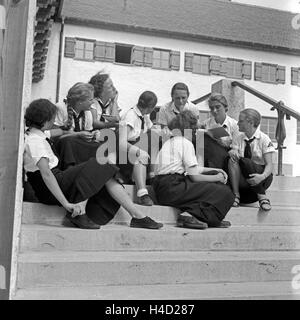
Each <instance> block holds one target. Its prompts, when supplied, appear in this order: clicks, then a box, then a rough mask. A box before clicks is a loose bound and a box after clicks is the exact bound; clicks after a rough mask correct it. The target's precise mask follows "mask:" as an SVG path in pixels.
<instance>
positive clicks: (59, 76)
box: [55, 16, 65, 103]
mask: <svg viewBox="0 0 300 320" xmlns="http://www.w3.org/2000/svg"><path fill="white" fill-rule="evenodd" d="M64 28H65V17H64V16H62V17H61V28H60V36H59V49H58V50H59V51H58V64H57V79H56V98H55V102H56V103H57V102H58V101H59V94H60V78H61V60H62V48H63V41H64Z"/></svg>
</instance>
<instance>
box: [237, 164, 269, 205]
mask: <svg viewBox="0 0 300 320" xmlns="http://www.w3.org/2000/svg"><path fill="white" fill-rule="evenodd" d="M239 165H240V168H241V174H242V176H243V177H244V178H245V179H249V178H250V177H249V175H250V174H252V173H259V174H261V173H263V172H264V170H265V166H264V165H260V164H257V163H255V162H253V161H252V160H251V159H247V158H240V160H239ZM272 181H273V174H270V175H269V176H268V177H267V178H266V179H265V180H263V181H262V182H261V183H260V184H258V185H256V186H253V187H252V186H250V185H249V187H247V188H241V189H240V201H241V202H242V203H253V202H256V201H258V197H257V194H266V190H267V189H268V188H269V187H270V185H271V183H272Z"/></svg>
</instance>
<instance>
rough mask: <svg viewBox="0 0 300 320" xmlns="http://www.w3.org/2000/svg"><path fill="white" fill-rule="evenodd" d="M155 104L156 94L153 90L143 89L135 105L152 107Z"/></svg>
mask: <svg viewBox="0 0 300 320" xmlns="http://www.w3.org/2000/svg"><path fill="white" fill-rule="evenodd" d="M156 104H157V96H156V94H155V93H154V92H152V91H144V92H143V93H142V94H141V95H140V97H139V100H138V103H137V105H138V106H139V107H140V108H142V109H146V108H149V107H150V108H154V107H155V106H156Z"/></svg>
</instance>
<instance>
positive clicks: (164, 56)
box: [152, 49, 170, 70]
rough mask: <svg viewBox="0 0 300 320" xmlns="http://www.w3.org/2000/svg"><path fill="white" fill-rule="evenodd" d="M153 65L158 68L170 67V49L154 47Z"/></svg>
mask: <svg viewBox="0 0 300 320" xmlns="http://www.w3.org/2000/svg"><path fill="white" fill-rule="evenodd" d="M152 59H153V60H152V67H153V68H156V69H166V70H168V69H170V51H166V50H159V49H153V57H152Z"/></svg>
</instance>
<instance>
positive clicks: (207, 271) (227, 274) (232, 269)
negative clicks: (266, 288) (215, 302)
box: [17, 251, 300, 289]
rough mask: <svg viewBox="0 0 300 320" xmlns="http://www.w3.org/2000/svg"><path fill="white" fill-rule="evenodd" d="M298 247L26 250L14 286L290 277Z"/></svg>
mask: <svg viewBox="0 0 300 320" xmlns="http://www.w3.org/2000/svg"><path fill="white" fill-rule="evenodd" d="M299 261H300V251H290V252H282V251H278V252H274V251H273V252H268V251H258V252H253V251H249V252H243V251H240V252H237V251H234V252H232V251H229V252H226V251H223V252H214V251H204V252H201V251H197V252H183V251H176V252H171V251H162V252H147V253H145V252H130V251H125V252H78V251H73V252H72V251H55V252H49V251H47V252H28V253H23V254H20V255H19V266H18V269H19V271H18V283H17V288H21V289H22V288H33V287H42V286H71V287H72V286H97V285H150V284H151V285H157V284H196V283H212V282H214V283H219V282H259V281H264V282H265V281H291V280H292V273H291V271H292V268H293V267H294V266H295V265H298V264H299Z"/></svg>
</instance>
